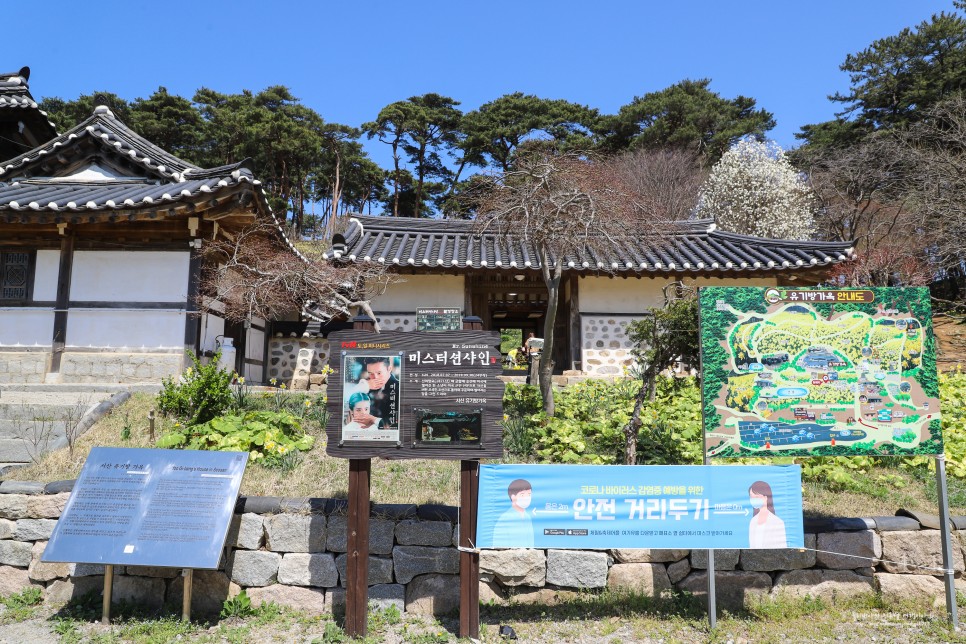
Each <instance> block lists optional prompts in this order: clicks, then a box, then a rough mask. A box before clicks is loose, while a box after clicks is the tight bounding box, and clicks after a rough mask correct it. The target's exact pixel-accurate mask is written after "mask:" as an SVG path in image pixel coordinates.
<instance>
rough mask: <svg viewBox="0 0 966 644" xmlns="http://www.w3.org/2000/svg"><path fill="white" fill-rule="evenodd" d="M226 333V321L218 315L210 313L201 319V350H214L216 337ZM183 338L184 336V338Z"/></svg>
mask: <svg viewBox="0 0 966 644" xmlns="http://www.w3.org/2000/svg"><path fill="white" fill-rule="evenodd" d="M224 334H225V321H224V320H223V319H222V318H220V317H218V316H217V315H212V314H211V313H208V314H206V315H205V317H204V319H203V320H202V321H201V350H202V351H214V350H215V349H217V348H218V347H216V346H215V338H217V337H218V336H220V335H224ZM182 340H183V338H182Z"/></svg>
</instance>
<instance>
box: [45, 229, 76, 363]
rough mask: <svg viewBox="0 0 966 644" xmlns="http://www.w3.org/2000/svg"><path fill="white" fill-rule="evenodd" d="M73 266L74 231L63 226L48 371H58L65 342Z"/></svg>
mask: <svg viewBox="0 0 966 644" xmlns="http://www.w3.org/2000/svg"><path fill="white" fill-rule="evenodd" d="M73 268H74V231H73V230H71V229H70V228H65V229H64V231H63V237H62V238H61V240H60V264H59V266H58V269H57V304H56V308H55V309H54V334H53V337H52V339H51V345H52V346H51V355H50V373H60V362H61V358H62V357H63V355H64V347H65V346H66V343H67V313H68V309H69V308H70V277H71V272H72V271H73Z"/></svg>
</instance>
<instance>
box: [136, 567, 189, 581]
mask: <svg viewBox="0 0 966 644" xmlns="http://www.w3.org/2000/svg"><path fill="white" fill-rule="evenodd" d="M181 572H182V569H181V568H166V567H161V566H125V570H124V574H125V575H132V576H134V577H158V578H159V579H174V578H175V577H180V576H181Z"/></svg>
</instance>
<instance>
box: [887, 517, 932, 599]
mask: <svg viewBox="0 0 966 644" xmlns="http://www.w3.org/2000/svg"><path fill="white" fill-rule="evenodd" d="M937 532H938V531H937ZM875 583H876V585H877V586H878V588H879V592H880V593H881V594H882V599H883V600H885V601H888V602H909V601H914V602H923V601H924V600H928V601H930V602H931V601H933V600H934V599H935V598H937V597H945V594H946V586H945V585H944V584H943V582H942V581H941V580H939V579H937V578H935V577H929V576H926V575H909V574H904V575H902V574H890V573H884V572H879V573H876V575H875Z"/></svg>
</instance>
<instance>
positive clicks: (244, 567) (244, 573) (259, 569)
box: [231, 550, 282, 588]
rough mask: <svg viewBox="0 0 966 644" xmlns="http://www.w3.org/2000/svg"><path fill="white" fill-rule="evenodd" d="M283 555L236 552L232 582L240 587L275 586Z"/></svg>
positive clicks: (256, 551) (257, 551)
mask: <svg viewBox="0 0 966 644" xmlns="http://www.w3.org/2000/svg"><path fill="white" fill-rule="evenodd" d="M281 563H282V555H280V554H278V553H277V552H263V551H260V550H236V551H235V553H234V556H233V557H232V564H231V580H232V581H233V582H235V583H236V584H238V585H239V586H244V587H246V588H250V587H252V586H268V585H269V584H274V583H275V580H276V579H277V576H278V567H279V565H280V564H281Z"/></svg>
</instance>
